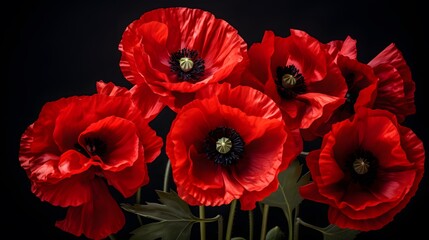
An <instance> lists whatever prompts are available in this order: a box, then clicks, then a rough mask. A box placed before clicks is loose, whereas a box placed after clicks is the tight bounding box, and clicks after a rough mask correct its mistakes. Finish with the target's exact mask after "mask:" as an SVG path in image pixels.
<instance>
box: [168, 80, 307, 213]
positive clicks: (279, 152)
mask: <svg viewBox="0 0 429 240" xmlns="http://www.w3.org/2000/svg"><path fill="white" fill-rule="evenodd" d="M213 88H217V89H206V90H207V91H205V93H203V92H199V93H198V95H199V98H200V97H201V98H200V99H195V100H194V101H192V102H191V103H189V104H187V105H185V106H184V107H183V108H182V110H181V111H180V112H178V114H177V116H176V118H175V120H174V121H173V123H172V126H171V129H170V132H169V134H168V135H167V141H166V152H167V155H168V156H169V158H170V160H171V166H172V169H173V178H174V181H175V183H176V186H177V190H178V194H179V196H180V197H181V198H182V199H184V200H185V201H186V202H188V203H189V204H191V205H205V206H219V205H223V204H229V203H230V202H231V201H232V200H233V199H240V202H241V208H242V209H243V210H247V209H253V208H254V207H255V203H256V201H260V200H262V199H263V198H265V197H267V196H268V195H269V194H270V193H272V192H273V191H275V190H276V189H277V187H278V179H277V176H278V173H279V171H281V170H282V169H285V168H286V167H287V166H288V165H289V163H290V162H291V161H292V160H293V159H294V158H295V157H296V156H297V155H298V154H299V153H300V151H301V148H300V145H299V144H297V143H296V138H294V137H293V134H291V133H290V131H289V130H287V129H286V127H285V123H284V121H283V119H282V115H281V112H280V110H279V109H278V107H277V106H276V104H275V103H274V102H273V101H272V100H271V99H270V98H268V97H267V96H266V95H265V94H263V93H261V92H259V91H257V90H255V89H252V88H250V87H245V86H237V87H236V88H232V89H231V87H230V86H229V85H228V84H216V85H213ZM213 93H216V94H213ZM203 96H205V98H204V97H203ZM285 143H286V144H285Z"/></svg>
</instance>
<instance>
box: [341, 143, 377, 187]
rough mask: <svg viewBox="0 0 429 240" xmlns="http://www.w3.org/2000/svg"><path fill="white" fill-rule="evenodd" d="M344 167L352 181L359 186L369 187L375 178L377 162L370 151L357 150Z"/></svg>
mask: <svg viewBox="0 0 429 240" xmlns="http://www.w3.org/2000/svg"><path fill="white" fill-rule="evenodd" d="M346 165H347V168H348V169H349V170H348V172H349V174H350V176H351V178H352V179H353V181H355V182H357V183H359V184H360V185H363V186H370V185H371V184H372V183H373V182H374V181H375V179H376V178H377V171H378V160H377V158H376V157H375V156H374V154H372V153H371V152H370V151H367V150H363V149H358V150H357V151H356V152H354V153H353V154H351V156H350V158H349V160H348V161H347V164H346Z"/></svg>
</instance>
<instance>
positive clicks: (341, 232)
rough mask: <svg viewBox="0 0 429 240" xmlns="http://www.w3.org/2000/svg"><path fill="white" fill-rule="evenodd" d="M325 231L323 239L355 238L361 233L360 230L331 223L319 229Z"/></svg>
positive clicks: (351, 239)
mask: <svg viewBox="0 0 429 240" xmlns="http://www.w3.org/2000/svg"><path fill="white" fill-rule="evenodd" d="M319 231H320V232H321V233H323V240H353V239H355V238H356V236H357V235H358V234H359V232H360V231H358V230H351V229H346V228H339V227H338V226H336V225H334V224H331V225H329V226H327V227H324V228H321V229H320V230H319Z"/></svg>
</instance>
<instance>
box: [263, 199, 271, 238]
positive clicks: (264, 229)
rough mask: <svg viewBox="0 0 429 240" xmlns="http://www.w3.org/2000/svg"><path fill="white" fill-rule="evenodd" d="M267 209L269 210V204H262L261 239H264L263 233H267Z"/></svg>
mask: <svg viewBox="0 0 429 240" xmlns="http://www.w3.org/2000/svg"><path fill="white" fill-rule="evenodd" d="M268 210H270V206H269V205H268V204H264V208H263V209H262V225H261V240H265V235H266V234H267V222H268Z"/></svg>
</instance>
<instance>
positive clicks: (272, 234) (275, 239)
mask: <svg viewBox="0 0 429 240" xmlns="http://www.w3.org/2000/svg"><path fill="white" fill-rule="evenodd" d="M265 239H266V240H284V239H286V235H285V234H284V233H283V231H282V230H281V229H280V228H279V227H278V226H275V227H273V228H271V230H270V231H268V233H267V236H266V238H265Z"/></svg>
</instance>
